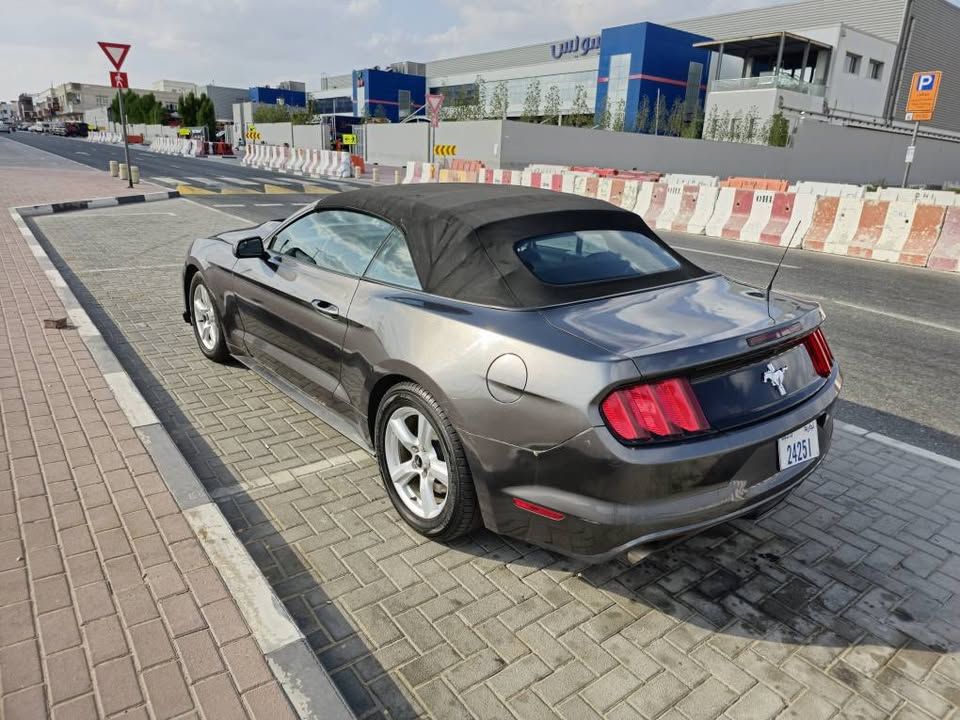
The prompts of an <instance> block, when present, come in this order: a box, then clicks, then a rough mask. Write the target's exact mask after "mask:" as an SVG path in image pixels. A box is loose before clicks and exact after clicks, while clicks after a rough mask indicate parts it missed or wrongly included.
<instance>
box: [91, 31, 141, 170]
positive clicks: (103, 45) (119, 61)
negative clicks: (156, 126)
mask: <svg viewBox="0 0 960 720" xmlns="http://www.w3.org/2000/svg"><path fill="white" fill-rule="evenodd" d="M97 45H99V46H100V49H101V50H103V54H104V55H106V56H107V59H108V60H109V61H110V64H111V65H113V69H114V70H116V72H112V73H110V86H111V87H115V88H117V96H118V97H117V101H118V103H119V105H120V126H121V128H122V129H123V160H124V162H125V163H126V164H127V182H128V183H129V185H130V188H131V189H133V173H131V172H130V145H129V144H128V143H127V113H126V111H125V110H124V107H123V91H124V89H125V88H129V87H130V83H129V81H128V79H127V74H126V73H125V72H120V68H121V67H122V66H123V61H124V60H125V59H126V57H127V53H128V52H130V46H129V45H124V44H122V43H110V42H99V41H98V42H97Z"/></svg>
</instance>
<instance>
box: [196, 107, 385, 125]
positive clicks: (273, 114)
mask: <svg viewBox="0 0 960 720" xmlns="http://www.w3.org/2000/svg"><path fill="white" fill-rule="evenodd" d="M364 111H367V110H366V107H364ZM367 112H368V111H367ZM181 114H182V113H181ZM253 121H254V122H255V123H275V122H290V109H289V108H288V107H287V106H286V105H258V106H257V107H255V108H254V109H253ZM184 125H187V123H186V122H184Z"/></svg>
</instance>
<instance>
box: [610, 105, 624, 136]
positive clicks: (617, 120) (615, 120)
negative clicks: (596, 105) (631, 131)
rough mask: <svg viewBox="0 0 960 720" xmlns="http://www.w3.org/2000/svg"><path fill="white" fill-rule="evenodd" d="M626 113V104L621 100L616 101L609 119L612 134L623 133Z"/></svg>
mask: <svg viewBox="0 0 960 720" xmlns="http://www.w3.org/2000/svg"><path fill="white" fill-rule="evenodd" d="M626 112H627V103H626V101H625V100H624V99H623V98H620V99H619V100H617V104H616V105H614V106H613V113H612V115H611V117H610V129H611V130H613V131H614V132H623V121H624V117H625V116H626Z"/></svg>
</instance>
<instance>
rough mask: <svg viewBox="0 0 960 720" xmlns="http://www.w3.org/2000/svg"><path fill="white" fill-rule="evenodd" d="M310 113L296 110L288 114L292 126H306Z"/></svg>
mask: <svg viewBox="0 0 960 720" xmlns="http://www.w3.org/2000/svg"><path fill="white" fill-rule="evenodd" d="M311 117H312V115H311V113H310V112H309V111H307V110H297V111H295V112H292V113H290V122H291V123H293V124H294V125H306V124H308V123H309V122H310V118H311Z"/></svg>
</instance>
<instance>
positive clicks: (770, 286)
mask: <svg viewBox="0 0 960 720" xmlns="http://www.w3.org/2000/svg"><path fill="white" fill-rule="evenodd" d="M792 246H793V238H792V237H791V238H790V241H789V242H788V243H787V247H785V248H784V250H783V255H781V256H780V262H778V263H777V267H776V268H775V269H774V271H773V275H772V276H771V277H770V282H769V283H768V284H767V293H766V294H767V315H769V316H770V319H771V320H773V319H774V318H773V313H771V312H770V292H771V291H772V290H773V281H774V280H776V279H777V273H779V272H780V266H781V265H783V261H784V259H785V258H786V257H787V253H788V252H790V248H791V247H792Z"/></svg>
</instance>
